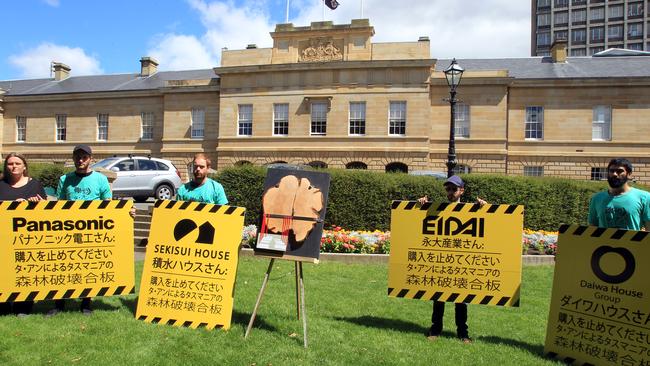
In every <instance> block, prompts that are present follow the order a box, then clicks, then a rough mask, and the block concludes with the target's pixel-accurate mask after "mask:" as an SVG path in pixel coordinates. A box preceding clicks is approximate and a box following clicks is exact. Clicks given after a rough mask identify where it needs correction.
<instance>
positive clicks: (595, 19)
mask: <svg viewBox="0 0 650 366" xmlns="http://www.w3.org/2000/svg"><path fill="white" fill-rule="evenodd" d="M604 20H605V7H599V8H591V9H589V22H590V23H600V22H603V21H604Z"/></svg>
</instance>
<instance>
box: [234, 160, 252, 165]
mask: <svg viewBox="0 0 650 366" xmlns="http://www.w3.org/2000/svg"><path fill="white" fill-rule="evenodd" d="M244 165H253V163H251V162H250V161H248V160H240V161H238V162H236V163H235V166H244Z"/></svg>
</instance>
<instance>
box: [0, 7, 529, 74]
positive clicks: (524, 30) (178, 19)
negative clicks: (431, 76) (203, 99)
mask: <svg viewBox="0 0 650 366" xmlns="http://www.w3.org/2000/svg"><path fill="white" fill-rule="evenodd" d="M338 2H339V7H338V8H337V9H336V10H330V9H329V8H324V7H323V5H322V1H319V0H289V22H290V23H293V24H294V25H295V26H307V25H309V24H310V23H311V22H312V21H322V20H331V21H333V22H334V24H349V23H350V20H351V19H358V18H361V17H363V18H368V19H370V24H371V25H372V26H373V27H374V28H375V36H374V37H373V42H404V41H408V42H412V41H417V40H418V38H419V37H420V36H428V37H429V38H430V40H431V57H432V58H452V57H456V58H496V57H527V56H529V55H530V11H531V5H530V1H529V0H446V1H441V0H401V1H392V0H338ZM1 9H2V12H3V17H2V18H3V30H2V31H0V45H1V46H0V80H16V79H33V78H47V77H49V76H50V62H51V61H56V62H63V63H65V64H66V65H68V66H70V67H71V69H72V71H71V75H73V76H79V75H94V74H122V73H138V72H140V58H141V57H144V56H149V57H153V58H155V59H156V60H158V62H159V63H160V65H159V67H158V69H159V70H190V69H204V68H212V67H216V66H219V62H220V55H221V49H222V48H224V47H227V48H228V49H231V50H236V49H244V48H246V45H248V44H250V43H255V44H257V46H258V47H271V46H272V39H271V36H270V35H269V32H272V31H273V30H274V28H275V25H276V24H280V23H285V22H286V15H287V0H150V1H136V0H110V1H108V0H9V1H6V2H3V4H2V7H1ZM362 12H363V13H362Z"/></svg>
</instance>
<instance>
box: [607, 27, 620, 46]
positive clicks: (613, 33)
mask: <svg viewBox="0 0 650 366" xmlns="http://www.w3.org/2000/svg"><path fill="white" fill-rule="evenodd" d="M621 39H623V25H610V26H609V27H607V40H608V41H610V42H611V41H620V40H621Z"/></svg>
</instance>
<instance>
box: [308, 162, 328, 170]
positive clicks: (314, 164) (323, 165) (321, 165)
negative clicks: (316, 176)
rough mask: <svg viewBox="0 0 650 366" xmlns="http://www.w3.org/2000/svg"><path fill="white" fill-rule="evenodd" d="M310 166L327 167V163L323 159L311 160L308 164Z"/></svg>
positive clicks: (316, 167)
mask: <svg viewBox="0 0 650 366" xmlns="http://www.w3.org/2000/svg"><path fill="white" fill-rule="evenodd" d="M308 165H309V166H310V167H312V168H314V169H327V163H326V162H324V161H318V160H316V161H312V162H310V163H309V164H308Z"/></svg>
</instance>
